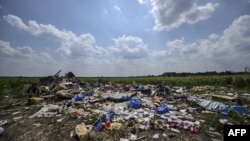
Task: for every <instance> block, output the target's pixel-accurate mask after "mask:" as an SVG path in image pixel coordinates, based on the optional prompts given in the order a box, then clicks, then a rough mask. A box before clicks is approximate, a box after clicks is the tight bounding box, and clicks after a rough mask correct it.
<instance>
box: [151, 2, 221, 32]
mask: <svg viewBox="0 0 250 141" xmlns="http://www.w3.org/2000/svg"><path fill="white" fill-rule="evenodd" d="M151 5H152V10H151V12H152V14H153V16H154V18H155V26H154V28H153V29H154V30H155V31H169V30H171V29H174V28H178V27H179V26H181V25H182V24H184V23H190V24H194V23H197V22H199V21H202V20H206V19H208V18H209V17H210V15H211V14H212V13H213V12H214V11H215V8H216V6H218V4H212V3H207V4H206V5H202V6H199V5H197V0H165V1H162V0H151Z"/></svg>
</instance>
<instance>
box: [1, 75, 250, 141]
mask: <svg viewBox="0 0 250 141" xmlns="http://www.w3.org/2000/svg"><path fill="white" fill-rule="evenodd" d="M60 72H61V70H60V71H58V72H57V73H56V74H55V75H52V76H48V77H44V78H41V79H39V82H38V83H36V84H35V83H32V84H27V85H25V87H24V89H23V92H24V93H25V94H26V95H27V99H26V100H27V103H26V104H25V105H23V107H21V106H20V109H10V110H2V111H1V120H0V134H1V135H5V138H4V139H5V140H12V139H13V137H12V134H14V135H15V138H16V140H25V139H24V137H26V136H28V135H30V137H31V139H30V140H37V139H40V138H46V137H47V138H48V139H44V140H80V141H88V140H92V141H97V140H98V141H101V140H103V141H106V140H120V141H129V140H130V141H132V140H134V141H137V140H142V139H143V140H144V139H145V138H146V139H153V140H165V138H174V139H176V140H183V136H186V138H191V140H200V139H201V136H202V135H203V134H206V135H207V137H208V138H209V139H210V140H222V136H223V135H222V133H221V132H220V131H219V127H220V126H221V125H224V124H229V123H230V122H231V121H232V120H231V119H232V118H231V117H230V116H232V115H233V113H236V116H234V117H238V118H240V119H241V118H244V117H245V116H247V115H248V110H247V108H245V107H247V106H245V107H244V106H243V105H232V104H231V103H230V102H233V101H235V100H236V97H235V95H234V94H233V93H226V94H225V95H221V94H220V95H217V94H211V93H209V94H208V93H207V90H208V89H212V90H214V88H212V87H210V86H206V87H201V86H199V87H194V88H192V89H191V88H189V89H187V88H185V87H173V86H165V85H162V84H158V85H141V84H140V85H139V84H136V83H135V82H134V83H133V84H126V85H125V86H122V85H121V84H115V83H114V84H113V83H112V82H105V81H104V80H102V79H99V80H98V82H96V83H95V84H94V85H89V84H87V83H84V82H81V81H79V80H78V79H77V78H76V77H75V75H74V74H73V73H72V72H69V73H66V74H65V76H63V77H60V76H59V73H60ZM191 93H192V94H191ZM213 93H215V91H213ZM244 96H246V97H248V96H249V94H245V95H244ZM236 104H237V103H236ZM24 106H25V107H24ZM218 113H220V115H219V116H221V117H220V118H217V119H214V120H211V119H208V118H209V117H207V115H210V116H214V117H215V116H218ZM2 115H4V116H2ZM2 117H5V119H8V120H4V119H2ZM9 119H12V121H9ZM207 120H211V122H212V121H213V122H215V123H216V124H218V125H217V127H211V125H206V124H207ZM244 120H245V119H243V120H242V121H241V122H243V121H244ZM24 123H29V124H24ZM2 126H5V127H4V128H5V130H4V128H3V127H2ZM17 126H20V128H23V129H24V128H26V130H21V129H18V128H15V127H17ZM30 126H32V127H30ZM34 127H36V128H37V129H36V128H34ZM38 129H41V130H42V131H38ZM32 130H34V132H35V131H36V132H37V133H36V136H33V135H34V132H32ZM11 131H13V132H11ZM49 135H50V136H49ZM194 138H197V139H194ZM41 140H42V139H41Z"/></svg>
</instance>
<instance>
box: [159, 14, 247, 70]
mask: <svg viewBox="0 0 250 141" xmlns="http://www.w3.org/2000/svg"><path fill="white" fill-rule="evenodd" d="M249 25H250V15H245V16H240V17H239V18H237V19H235V20H234V22H233V23H232V24H231V25H230V26H229V27H228V28H227V29H226V30H225V31H224V32H223V34H222V35H220V36H219V35H216V34H211V35H210V36H209V37H208V38H207V39H202V40H200V41H197V42H194V43H191V44H185V43H184V38H181V39H176V40H173V41H169V42H167V46H168V47H170V49H169V53H170V54H171V55H169V56H168V57H167V58H166V57H165V58H164V57H162V58H161V59H164V60H165V63H166V64H170V62H169V60H170V59H171V58H172V59H174V58H175V57H174V56H178V55H180V57H179V58H178V60H177V61H178V63H176V64H172V67H173V68H175V69H176V70H178V69H177V68H178V67H180V66H181V68H185V69H184V70H180V71H193V70H199V71H208V70H218V71H225V70H226V69H228V70H236V71H242V70H243V68H244V66H247V65H249V58H250V53H249V52H250V48H249V46H250V27H249ZM179 65H180V66H179Z"/></svg>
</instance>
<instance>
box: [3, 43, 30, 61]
mask: <svg viewBox="0 0 250 141" xmlns="http://www.w3.org/2000/svg"><path fill="white" fill-rule="evenodd" d="M0 51H1V52H0V53H1V54H3V55H4V56H6V55H7V56H18V57H31V55H32V53H33V50H32V49H31V48H30V47H28V46H24V47H17V48H12V47H11V46H10V43H9V42H5V41H2V40H0Z"/></svg>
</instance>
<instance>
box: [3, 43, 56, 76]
mask: <svg viewBox="0 0 250 141" xmlns="http://www.w3.org/2000/svg"><path fill="white" fill-rule="evenodd" d="M0 62H1V65H0V68H1V69H0V74H1V75H25V76H31V75H32V74H34V75H41V72H43V71H44V70H46V68H47V67H48V66H50V68H49V70H54V71H56V68H54V67H53V66H56V63H57V62H56V61H55V60H54V59H53V58H52V57H51V55H50V54H48V53H46V52H40V53H36V52H34V51H33V50H32V48H31V47H28V46H23V47H12V46H11V45H10V43H9V42H6V41H3V40H0Z"/></svg>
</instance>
